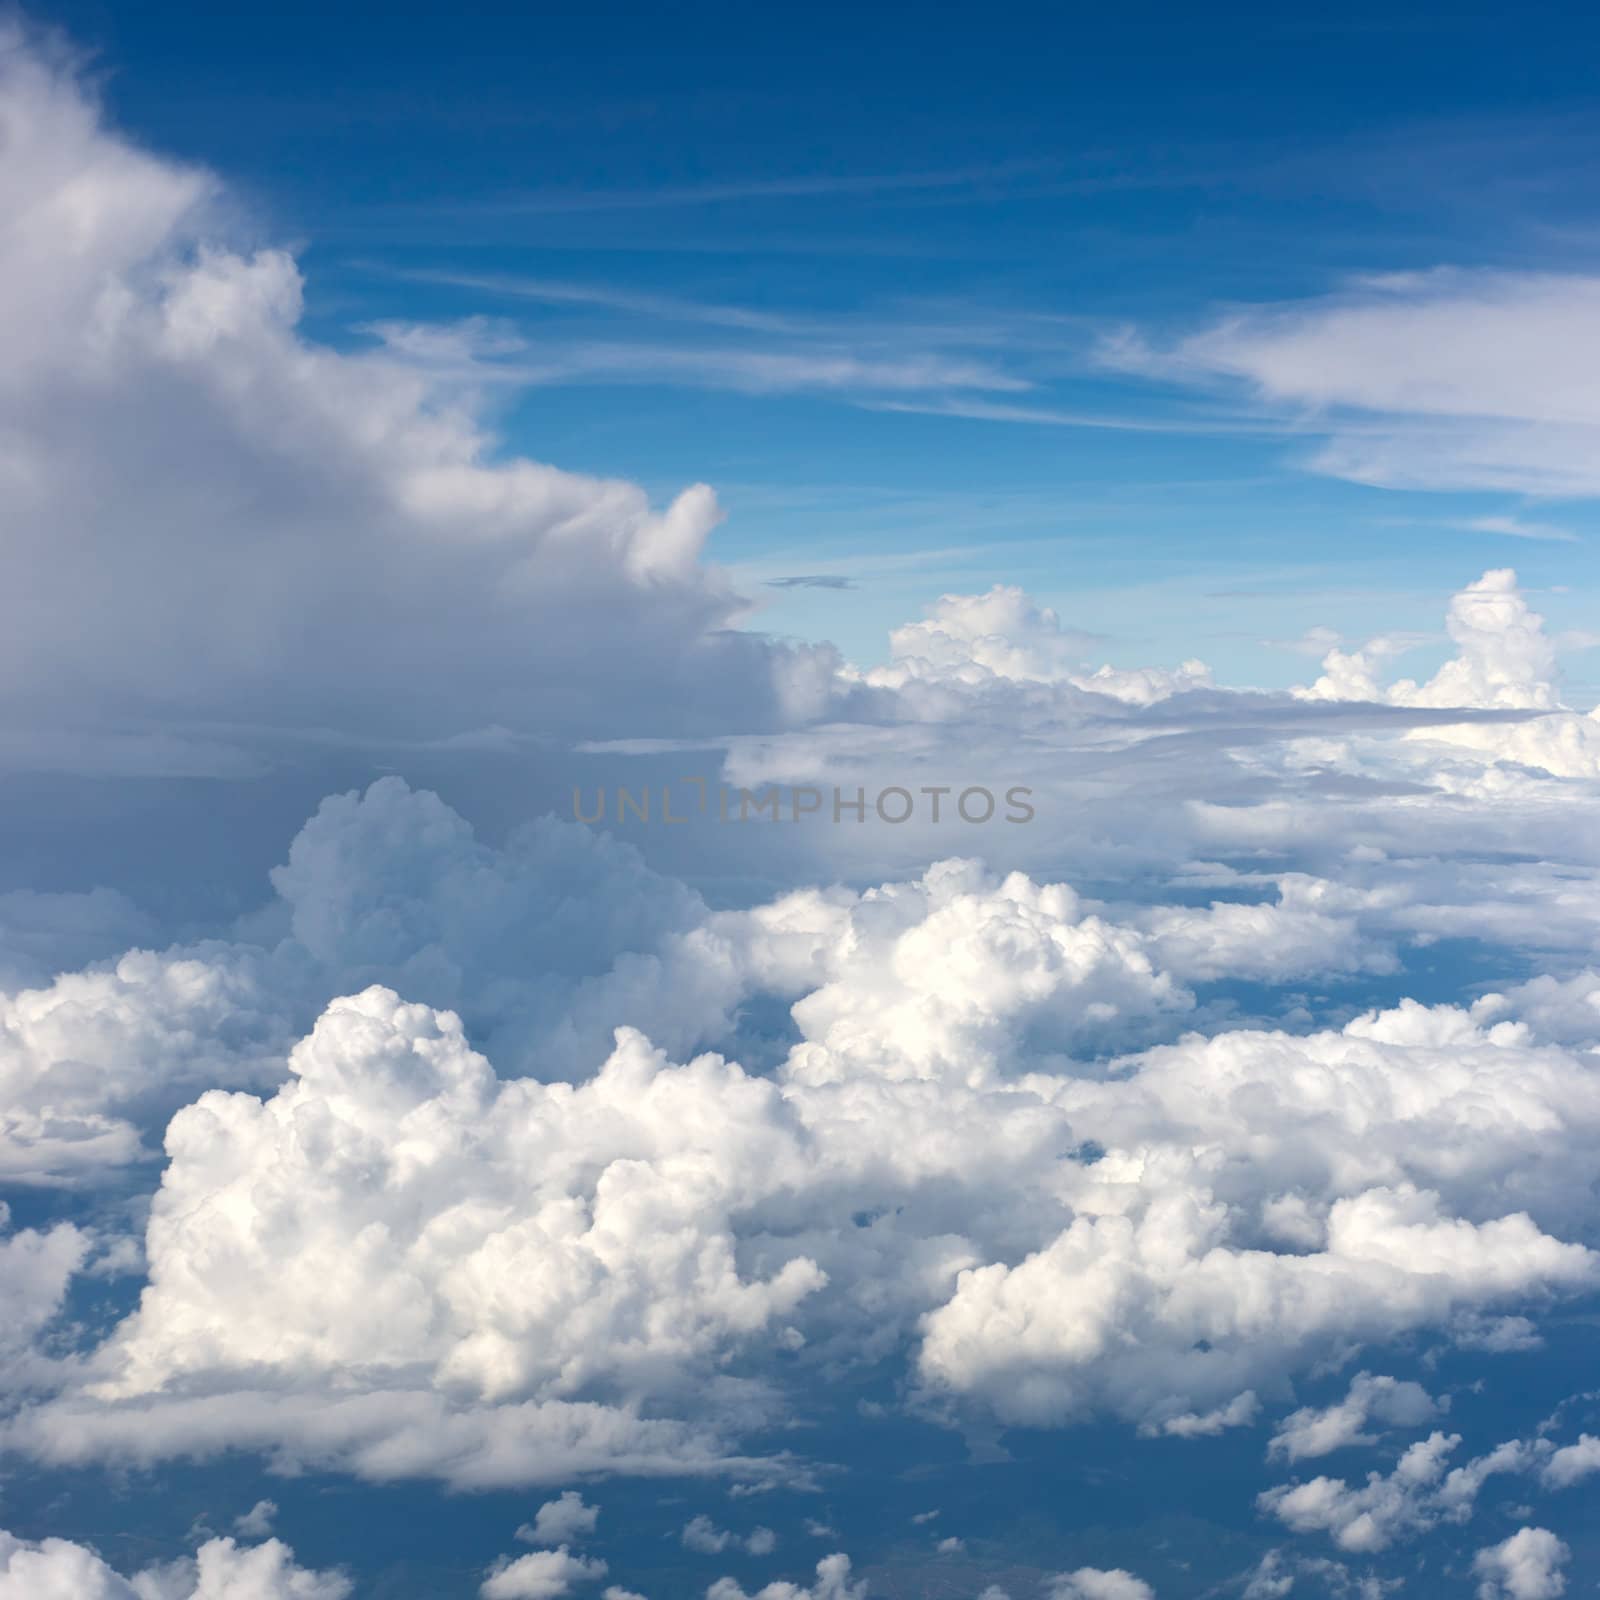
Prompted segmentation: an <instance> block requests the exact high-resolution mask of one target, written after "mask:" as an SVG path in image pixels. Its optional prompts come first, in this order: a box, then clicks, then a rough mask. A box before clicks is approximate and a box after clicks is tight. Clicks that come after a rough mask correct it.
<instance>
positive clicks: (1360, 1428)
mask: <svg viewBox="0 0 1600 1600" xmlns="http://www.w3.org/2000/svg"><path fill="white" fill-rule="evenodd" d="M1448 1405H1449V1402H1448V1401H1446V1402H1445V1403H1444V1405H1442V1406H1441V1405H1440V1403H1439V1402H1438V1401H1436V1400H1435V1399H1434V1398H1433V1396H1432V1395H1430V1394H1429V1393H1428V1391H1427V1390H1426V1389H1424V1388H1423V1387H1422V1385H1421V1384H1420V1383H1411V1382H1409V1381H1402V1380H1401V1379H1398V1378H1386V1377H1374V1376H1373V1375H1372V1374H1371V1373H1370V1372H1358V1373H1357V1374H1356V1375H1355V1377H1354V1378H1352V1379H1351V1380H1350V1389H1349V1392H1348V1393H1347V1394H1346V1395H1345V1397H1344V1399H1343V1400H1341V1401H1339V1402H1338V1403H1337V1404H1336V1405H1331V1406H1326V1407H1324V1408H1322V1409H1321V1410H1318V1409H1316V1408H1314V1407H1302V1409H1300V1410H1299V1411H1296V1412H1294V1413H1293V1414H1292V1415H1290V1416H1287V1417H1285V1418H1284V1419H1283V1421H1282V1422H1281V1423H1279V1424H1278V1429H1277V1432H1276V1433H1275V1434H1274V1435H1273V1437H1272V1444H1271V1446H1270V1451H1271V1454H1273V1455H1281V1456H1283V1457H1285V1458H1286V1459H1287V1460H1289V1461H1301V1460H1304V1459H1305V1458H1306V1457H1308V1456H1325V1455H1327V1454H1328V1453H1329V1452H1330V1451H1333V1450H1344V1449H1348V1448H1349V1447H1350V1446H1352V1445H1370V1444H1376V1443H1377V1435H1376V1434H1375V1433H1369V1432H1367V1431H1366V1430H1367V1428H1368V1427H1369V1425H1371V1424H1378V1425H1380V1426H1389V1427H1396V1428H1418V1427H1421V1426H1423V1425H1424V1424H1425V1423H1429V1422H1432V1421H1433V1420H1434V1418H1435V1417H1437V1416H1438V1415H1439V1413H1440V1411H1441V1410H1444V1409H1447V1408H1448Z"/></svg>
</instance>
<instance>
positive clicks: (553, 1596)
mask: <svg viewBox="0 0 1600 1600" xmlns="http://www.w3.org/2000/svg"><path fill="white" fill-rule="evenodd" d="M606 1570H607V1569H606V1564H605V1562H603V1561H597V1560H595V1559H593V1558H592V1557H589V1556H575V1555H573V1554H571V1553H570V1552H569V1551H568V1550H567V1549H566V1548H565V1547H563V1548H561V1549H558V1550H535V1551H534V1552H533V1553H532V1554H531V1555H525V1556H518V1557H517V1558H516V1559H515V1560H514V1561H506V1562H504V1563H503V1564H501V1565H500V1566H497V1567H496V1568H495V1569H494V1570H493V1571H492V1572H491V1573H490V1574H489V1576H488V1577H487V1578H485V1579H484V1580H483V1583H482V1585H481V1586H480V1588H479V1590H478V1593H479V1594H481V1595H482V1596H483V1600H560V1596H562V1595H566V1594H571V1593H572V1591H573V1589H574V1588H575V1587H576V1586H577V1585H578V1584H580V1583H596V1582H598V1581H599V1580H600V1579H601V1578H603V1577H605V1575H606Z"/></svg>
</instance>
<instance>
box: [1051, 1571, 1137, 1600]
mask: <svg viewBox="0 0 1600 1600" xmlns="http://www.w3.org/2000/svg"><path fill="white" fill-rule="evenodd" d="M1049 1593H1050V1600H1155V1590H1154V1589H1152V1588H1151V1587H1150V1585H1149V1584H1148V1583H1146V1582H1145V1581H1144V1580H1143V1579H1142V1578H1136V1577H1134V1575H1133V1574H1132V1573H1131V1572H1128V1571H1126V1570H1125V1569H1124V1568H1122V1567H1112V1568H1104V1567H1079V1568H1078V1570H1077V1571H1076V1572H1063V1573H1061V1574H1059V1575H1058V1576H1057V1577H1055V1578H1054V1579H1052V1580H1051V1583H1050V1588H1049Z"/></svg>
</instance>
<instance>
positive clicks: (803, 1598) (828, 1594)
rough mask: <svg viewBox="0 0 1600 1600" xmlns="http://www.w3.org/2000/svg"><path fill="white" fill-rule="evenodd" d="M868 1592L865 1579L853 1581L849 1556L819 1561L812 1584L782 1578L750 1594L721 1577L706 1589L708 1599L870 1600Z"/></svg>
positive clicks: (730, 1580) (836, 1556)
mask: <svg viewBox="0 0 1600 1600" xmlns="http://www.w3.org/2000/svg"><path fill="white" fill-rule="evenodd" d="M866 1594H867V1585H866V1582H865V1581H864V1580H861V1581H857V1582H854V1583H852V1582H851V1581H850V1558H849V1556H846V1555H831V1556H824V1557H823V1558H822V1560H820V1561H819V1562H818V1563H817V1577H816V1582H815V1583H812V1584H810V1585H809V1586H805V1587H803V1586H801V1585H800V1584H797V1583H787V1582H781V1581H780V1582H778V1583H769V1584H767V1585H766V1586H765V1587H764V1588H761V1589H757V1590H756V1592H755V1593H754V1594H753V1595H747V1594H746V1593H745V1592H744V1590H743V1589H741V1588H740V1587H739V1585H738V1583H737V1582H736V1581H735V1580H734V1579H732V1578H718V1579H717V1581H716V1582H715V1583H714V1584H712V1585H711V1587H710V1588H709V1589H707V1590H706V1600H866Z"/></svg>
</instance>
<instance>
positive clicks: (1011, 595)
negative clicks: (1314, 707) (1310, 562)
mask: <svg viewBox="0 0 1600 1600" xmlns="http://www.w3.org/2000/svg"><path fill="white" fill-rule="evenodd" d="M1098 642H1099V641H1098V640H1096V639H1095V637H1094V636H1093V635H1092V634H1085V633H1074V632H1072V631H1070V630H1068V629H1064V628H1063V627H1062V626H1061V619H1060V618H1059V617H1058V616H1057V615H1056V613H1055V612H1054V611H1052V610H1051V609H1050V608H1049V607H1048V606H1040V605H1037V604H1035V603H1034V602H1033V601H1032V600H1031V599H1029V597H1028V596H1027V595H1026V594H1024V593H1023V591H1022V590H1021V589H1018V588H1015V587H1013V586H1010V585H1007V584H996V585H995V586H994V588H992V589H991V590H990V591H989V592H988V593H987V594H981V595H962V594H947V595H945V596H943V597H942V598H941V599H940V600H939V601H938V603H937V604H935V605H933V606H931V607H929V609H928V614H927V616H926V617H925V618H924V619H923V620H922V621H921V622H910V623H907V624H905V625H904V626H903V627H899V628H896V629H895V630H894V631H893V632H892V633H891V634H890V635H889V653H890V662H889V665H888V666H886V667H880V668H875V669H873V670H872V671H869V672H867V673H864V674H861V675H860V676H861V680H862V681H863V682H865V683H867V684H869V685H871V686H872V687H873V688H880V689H893V690H899V691H909V692H910V698H911V699H912V700H913V703H919V704H921V705H923V706H927V707H930V708H931V707H933V706H936V705H937V704H938V703H939V702H938V700H937V699H936V698H933V697H931V696H929V695H928V694H927V693H925V692H920V691H923V689H924V686H927V687H928V688H932V687H937V686H949V687H952V688H959V689H964V690H984V689H990V688H998V687H1000V686H1003V685H1007V684H1037V685H1057V686H1063V687H1066V688H1068V689H1075V690H1078V691H1079V692H1080V693H1083V694H1094V695H1105V696H1107V697H1108V698H1110V699H1112V700H1120V701H1125V702H1126V703H1128V704H1129V705H1136V706H1147V705H1153V704H1154V703H1155V702H1156V701H1158V700H1164V699H1167V698H1168V697H1169V696H1171V695H1174V694H1181V693H1182V692H1184V691H1185V690H1189V689H1199V688H1206V687H1209V686H1210V683H1211V674H1210V671H1209V670H1208V669H1207V667H1206V666H1205V664H1204V663H1203V662H1200V661H1186V662H1184V664H1183V666H1182V667H1181V668H1179V669H1178V670H1177V671H1175V672H1169V671H1165V670H1162V669H1158V668H1136V669H1133V670H1122V669H1118V668H1116V667H1110V666H1101V667H1097V668H1094V669H1092V670H1091V669H1090V668H1089V667H1088V666H1086V665H1085V663H1084V657H1085V656H1086V655H1088V654H1089V653H1090V651H1091V650H1092V649H1093V648H1094V646H1095V645H1096V644H1097V643H1098Z"/></svg>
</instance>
